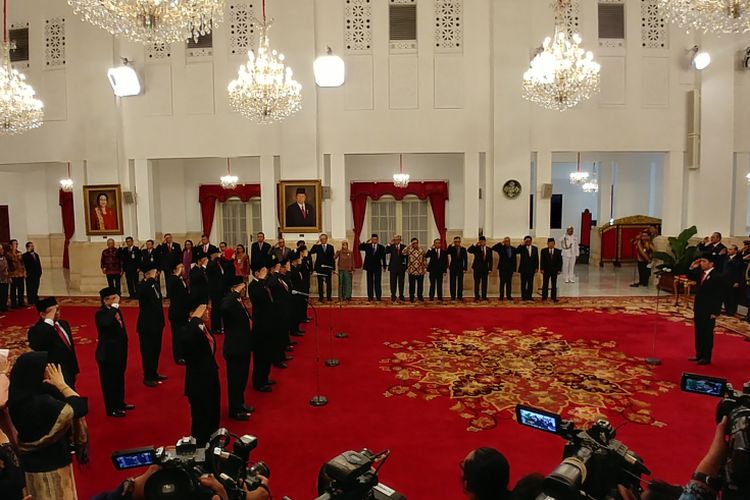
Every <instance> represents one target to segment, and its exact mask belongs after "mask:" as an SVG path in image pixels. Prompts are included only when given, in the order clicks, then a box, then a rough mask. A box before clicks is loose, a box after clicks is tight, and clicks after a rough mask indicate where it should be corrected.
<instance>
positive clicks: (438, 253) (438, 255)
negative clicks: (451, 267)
mask: <svg viewBox="0 0 750 500" xmlns="http://www.w3.org/2000/svg"><path fill="white" fill-rule="evenodd" d="M437 258H438V260H440V249H439V248H438V249H437Z"/></svg>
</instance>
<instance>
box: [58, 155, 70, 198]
mask: <svg viewBox="0 0 750 500" xmlns="http://www.w3.org/2000/svg"><path fill="white" fill-rule="evenodd" d="M60 189H62V190H63V191H65V192H66V193H70V192H71V191H73V179H71V178H70V162H68V176H67V177H66V178H64V179H60Z"/></svg>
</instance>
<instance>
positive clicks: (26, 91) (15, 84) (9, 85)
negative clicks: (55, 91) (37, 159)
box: [0, 0, 44, 135]
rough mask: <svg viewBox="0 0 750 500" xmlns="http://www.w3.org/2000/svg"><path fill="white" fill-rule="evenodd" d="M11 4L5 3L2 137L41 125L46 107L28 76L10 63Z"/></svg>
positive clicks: (0, 79)
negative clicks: (9, 31) (36, 94)
mask: <svg viewBox="0 0 750 500" xmlns="http://www.w3.org/2000/svg"><path fill="white" fill-rule="evenodd" d="M11 48H15V47H11V43H10V42H9V41H8V0H3V46H2V59H0V135H16V134H23V133H24V132H27V131H29V130H31V129H34V128H37V127H40V126H41V125H42V118H44V104H42V101H40V100H39V99H37V98H36V97H34V89H33V88H31V85H29V84H28V83H26V76H24V74H23V73H19V72H18V71H17V70H15V69H13V66H12V65H11V63H10V50H11Z"/></svg>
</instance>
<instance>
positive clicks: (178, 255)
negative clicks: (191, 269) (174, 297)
mask: <svg viewBox="0 0 750 500" xmlns="http://www.w3.org/2000/svg"><path fill="white" fill-rule="evenodd" d="M156 250H157V252H158V254H159V273H160V274H163V275H164V281H165V282H166V279H167V277H168V276H169V275H170V274H172V269H174V266H176V265H177V263H178V262H182V248H180V244H179V243H175V242H174V241H172V234H171V233H167V234H165V235H164V240H163V241H162V242H161V245H159V246H158V248H157V249H156ZM165 285H166V283H165ZM167 298H169V288H167Z"/></svg>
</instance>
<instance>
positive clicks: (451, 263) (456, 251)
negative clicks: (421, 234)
mask: <svg viewBox="0 0 750 500" xmlns="http://www.w3.org/2000/svg"><path fill="white" fill-rule="evenodd" d="M468 268H469V256H468V254H467V253H466V249H465V248H464V247H462V246H461V237H460V236H456V237H455V238H453V246H451V247H449V248H448V269H449V275H448V279H450V291H451V302H452V301H454V300H456V299H458V300H459V301H463V300H464V273H465V272H466V270H467V269H468Z"/></svg>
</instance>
